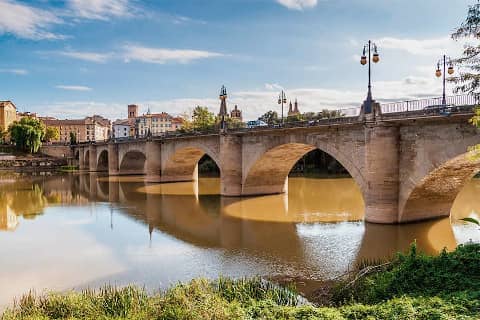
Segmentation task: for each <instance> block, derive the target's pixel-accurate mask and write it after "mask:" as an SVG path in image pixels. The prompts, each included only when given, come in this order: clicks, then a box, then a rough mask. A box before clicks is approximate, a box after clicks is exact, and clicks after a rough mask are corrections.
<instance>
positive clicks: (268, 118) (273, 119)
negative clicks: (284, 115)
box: [258, 110, 280, 124]
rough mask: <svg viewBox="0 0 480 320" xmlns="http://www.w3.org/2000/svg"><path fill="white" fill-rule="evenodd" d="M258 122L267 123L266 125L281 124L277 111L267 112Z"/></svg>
mask: <svg viewBox="0 0 480 320" xmlns="http://www.w3.org/2000/svg"><path fill="white" fill-rule="evenodd" d="M258 120H260V121H263V122H265V123H266V124H276V123H279V122H280V120H279V119H278V113H277V112H276V111H272V110H270V111H267V112H266V113H265V114H264V115H262V116H261V117H259V118H258Z"/></svg>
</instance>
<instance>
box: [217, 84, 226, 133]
mask: <svg viewBox="0 0 480 320" xmlns="http://www.w3.org/2000/svg"><path fill="white" fill-rule="evenodd" d="M218 118H219V119H220V130H225V129H226V123H225V121H226V118H228V111H227V88H225V86H222V88H221V89H220V112H219V113H218Z"/></svg>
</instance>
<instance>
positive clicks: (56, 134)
mask: <svg viewBox="0 0 480 320" xmlns="http://www.w3.org/2000/svg"><path fill="white" fill-rule="evenodd" d="M59 138H60V131H59V130H58V128H57V127H48V128H47V129H45V136H44V137H43V141H47V142H50V141H52V140H58V139H59Z"/></svg>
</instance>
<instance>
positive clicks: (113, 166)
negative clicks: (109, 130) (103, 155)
mask: <svg viewBox="0 0 480 320" xmlns="http://www.w3.org/2000/svg"><path fill="white" fill-rule="evenodd" d="M118 174H119V167H118V144H116V143H114V142H111V143H109V144H108V175H109V176H118Z"/></svg>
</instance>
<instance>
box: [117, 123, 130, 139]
mask: <svg viewBox="0 0 480 320" xmlns="http://www.w3.org/2000/svg"><path fill="white" fill-rule="evenodd" d="M113 136H114V137H115V138H126V137H129V136H130V121H129V120H128V119H125V120H117V121H115V122H114V123H113Z"/></svg>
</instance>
